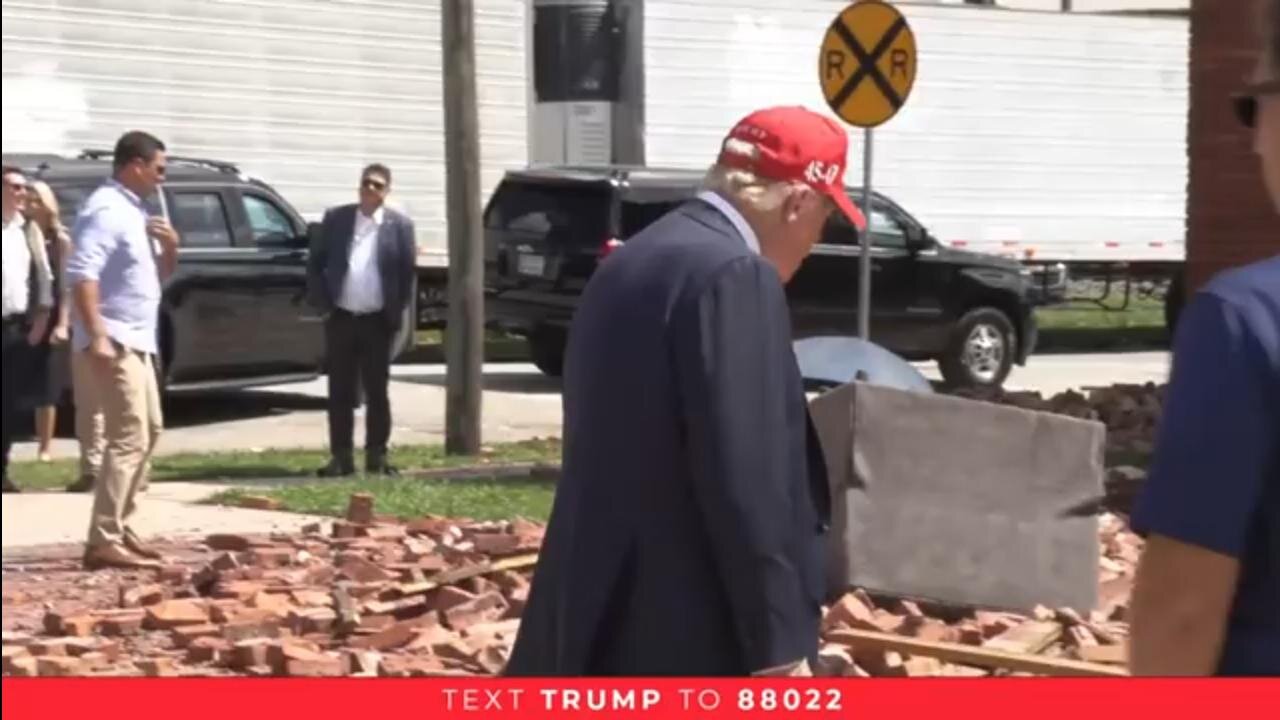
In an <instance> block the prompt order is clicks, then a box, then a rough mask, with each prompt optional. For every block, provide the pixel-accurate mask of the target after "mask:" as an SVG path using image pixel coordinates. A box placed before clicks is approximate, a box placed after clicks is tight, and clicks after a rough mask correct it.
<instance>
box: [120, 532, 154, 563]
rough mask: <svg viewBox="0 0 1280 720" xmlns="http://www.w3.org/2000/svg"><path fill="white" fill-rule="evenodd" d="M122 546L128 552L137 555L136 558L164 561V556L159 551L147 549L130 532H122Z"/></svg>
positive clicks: (134, 534)
mask: <svg viewBox="0 0 1280 720" xmlns="http://www.w3.org/2000/svg"><path fill="white" fill-rule="evenodd" d="M124 546H125V547H126V548H128V549H129V552H131V553H133V554H134V555H137V556H138V557H144V558H149V559H151V560H163V559H164V555H162V554H160V551H159V550H153V549H151V548H149V547H147V546H146V544H145V543H143V542H142V540H141V539H140V538H139V537H138V536H137V534H136V533H134V532H133V531H132V530H125V531H124Z"/></svg>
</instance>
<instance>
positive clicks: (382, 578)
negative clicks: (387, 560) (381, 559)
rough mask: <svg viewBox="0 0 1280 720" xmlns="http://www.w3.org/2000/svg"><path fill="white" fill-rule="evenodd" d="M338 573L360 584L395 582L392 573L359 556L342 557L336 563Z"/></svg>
mask: <svg viewBox="0 0 1280 720" xmlns="http://www.w3.org/2000/svg"><path fill="white" fill-rule="evenodd" d="M338 571H339V572H341V573H342V574H343V575H345V576H346V577H348V578H350V579H352V580H355V581H356V582H360V583H383V582H390V581H391V580H395V578H396V576H395V575H394V574H393V573H390V572H387V571H386V570H383V569H382V568H381V567H378V566H377V565H375V564H373V563H371V562H369V561H368V560H366V559H364V558H363V557H360V556H359V555H344V556H343V557H341V558H340V559H339V561H338Z"/></svg>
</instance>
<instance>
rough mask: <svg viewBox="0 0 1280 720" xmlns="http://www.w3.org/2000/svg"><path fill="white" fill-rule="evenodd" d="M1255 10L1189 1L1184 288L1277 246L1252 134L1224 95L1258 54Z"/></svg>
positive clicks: (1279, 226) (1277, 228)
mask: <svg viewBox="0 0 1280 720" xmlns="http://www.w3.org/2000/svg"><path fill="white" fill-rule="evenodd" d="M1257 17H1258V16H1257V15H1256V11H1255V9H1254V3H1252V2H1243V1H1241V2H1222V1H1221V0H1194V2H1193V4H1192V10H1191V119H1190V124H1189V148H1188V149H1189V152H1190V156H1191V180H1190V194H1189V198H1188V203H1187V272H1188V277H1187V286H1188V290H1194V289H1195V288H1196V287H1198V286H1200V285H1201V284H1203V283H1204V282H1205V281H1207V280H1208V279H1209V278H1211V277H1212V276H1213V275H1214V274H1215V273H1217V272H1219V271H1221V270H1224V269H1226V268H1229V267H1234V266H1237V265H1244V264H1246V263H1248V262H1251V261H1253V260H1259V259H1262V258H1264V257H1268V256H1270V255H1274V254H1276V253H1280V217H1277V215H1276V211H1275V208H1274V207H1273V206H1272V204H1271V199H1270V198H1269V197H1267V193H1266V189H1265V188H1264V187H1263V181H1262V169H1261V166H1260V165H1259V162H1258V157H1257V155H1255V154H1254V153H1253V135H1252V134H1251V133H1250V132H1249V131H1248V130H1246V129H1245V128H1242V127H1241V126H1240V123H1239V122H1238V121H1237V120H1236V117H1235V114H1234V112H1233V111H1232V109H1231V106H1230V103H1229V97H1230V95H1231V93H1232V92H1234V91H1236V90H1238V89H1239V88H1241V87H1242V86H1243V85H1244V83H1245V81H1246V80H1247V79H1248V77H1249V75H1250V73H1252V72H1253V68H1254V63H1255V62H1256V61H1257V57H1258V56H1257V50H1256V48H1257V46H1258V38H1257V37H1256V32H1255V28H1256V26H1257Z"/></svg>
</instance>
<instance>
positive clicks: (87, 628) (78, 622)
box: [61, 615, 98, 637]
mask: <svg viewBox="0 0 1280 720" xmlns="http://www.w3.org/2000/svg"><path fill="white" fill-rule="evenodd" d="M97 626H98V619H97V618H96V617H94V616H92V615H76V616H73V617H68V618H63V619H62V628H61V634H62V635H66V636H68V637H88V636H90V635H92V634H93V631H94V629H96V628H97Z"/></svg>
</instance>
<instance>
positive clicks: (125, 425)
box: [84, 345, 164, 548]
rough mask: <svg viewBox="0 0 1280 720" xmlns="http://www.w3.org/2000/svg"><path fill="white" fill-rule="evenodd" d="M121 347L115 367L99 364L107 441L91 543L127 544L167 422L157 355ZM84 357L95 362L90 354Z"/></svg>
mask: <svg viewBox="0 0 1280 720" xmlns="http://www.w3.org/2000/svg"><path fill="white" fill-rule="evenodd" d="M116 351H117V354H116V358H115V360H113V361H112V362H111V364H110V366H109V367H101V366H98V367H94V368H93V370H94V372H95V375H94V379H95V380H96V381H97V382H96V387H97V388H98V392H99V397H100V399H101V402H102V417H103V421H104V422H103V426H104V430H105V434H106V439H107V445H106V452H105V453H103V457H102V473H101V475H100V476H99V477H98V482H97V484H96V486H95V487H94V500H93V517H92V518H91V520H90V522H89V547H90V548H96V547H100V546H104V545H122V544H123V538H124V533H125V532H126V531H127V530H128V528H129V520H130V518H132V517H133V513H134V511H136V510H137V502H136V499H137V494H138V491H139V490H140V489H141V488H142V487H143V486H144V485H145V484H146V480H147V478H146V476H147V473H148V472H149V469H150V459H151V453H152V452H153V451H154V450H155V447H156V441H157V440H158V439H159V437H160V431H161V430H162V429H163V427H164V419H163V417H162V416H161V412H160V389H159V387H158V386H157V385H156V374H155V370H154V366H153V360H152V358H151V356H150V355H148V354H146V353H140V352H137V351H134V350H130V349H127V348H122V347H120V346H118V345H117V346H116ZM84 359H85V360H88V361H90V362H93V359H92V358H90V357H85V358H84Z"/></svg>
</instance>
